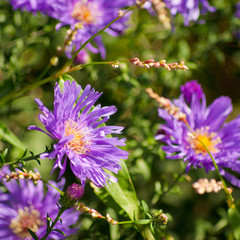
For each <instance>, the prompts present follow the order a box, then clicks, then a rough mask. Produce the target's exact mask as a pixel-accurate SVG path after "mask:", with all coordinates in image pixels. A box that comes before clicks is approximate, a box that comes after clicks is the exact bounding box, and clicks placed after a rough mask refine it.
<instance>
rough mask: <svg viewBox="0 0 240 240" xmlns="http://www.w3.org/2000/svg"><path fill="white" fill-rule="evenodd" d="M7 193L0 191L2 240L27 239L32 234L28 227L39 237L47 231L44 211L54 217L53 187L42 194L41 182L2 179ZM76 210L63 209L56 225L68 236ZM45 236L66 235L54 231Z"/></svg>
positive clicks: (54, 195)
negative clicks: (6, 180)
mask: <svg viewBox="0 0 240 240" xmlns="http://www.w3.org/2000/svg"><path fill="white" fill-rule="evenodd" d="M3 184H4V185H5V187H6V189H7V192H3V191H0V199H1V203H0V239H5V240H22V239H24V240H30V239H32V237H31V235H30V234H29V233H28V230H27V228H29V229H31V230H32V231H34V232H35V233H36V235H37V236H38V237H39V239H40V238H41V237H43V236H44V235H45V234H46V231H47V220H46V218H47V214H48V215H49V217H50V218H52V219H55V217H56V216H57V213H58V206H57V205H56V203H57V202H58V199H59V195H60V194H59V193H58V192H57V191H56V190H55V189H53V188H52V187H49V188H48V191H47V192H46V193H45V194H44V189H43V183H42V182H41V181H38V183H37V184H34V183H33V182H32V181H27V180H25V179H19V183H18V182H17V181H15V180H12V181H10V182H5V181H3ZM51 184H53V185H54V186H56V187H58V188H62V187H63V184H64V179H63V180H62V181H61V182H60V183H55V182H51ZM78 216H79V213H78V212H76V211H73V210H71V209H68V210H66V211H65V212H64V213H63V214H62V215H61V219H62V223H61V222H60V221H58V222H57V224H56V225H55V228H56V229H59V230H61V231H62V232H64V233H65V234H66V235H67V236H68V235H71V234H73V233H74V232H75V231H76V229H73V228H70V227H69V226H71V225H73V224H75V223H76V222H77V220H78ZM47 239H65V237H64V236H63V235H62V234H60V233H58V232H56V231H53V232H51V233H50V235H49V236H48V238H47Z"/></svg>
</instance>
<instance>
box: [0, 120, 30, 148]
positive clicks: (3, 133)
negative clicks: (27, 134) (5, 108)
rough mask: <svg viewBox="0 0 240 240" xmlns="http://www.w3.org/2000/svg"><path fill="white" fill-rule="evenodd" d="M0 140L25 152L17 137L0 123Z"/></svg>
mask: <svg viewBox="0 0 240 240" xmlns="http://www.w3.org/2000/svg"><path fill="white" fill-rule="evenodd" d="M0 138H2V139H4V140H5V141H7V142H9V143H10V144H12V145H13V146H15V147H16V148H18V149H20V150H22V151H25V149H26V147H25V146H24V144H23V143H22V142H21V141H20V140H19V139H18V138H17V136H16V135H15V134H14V133H12V132H11V131H10V130H9V129H8V128H7V126H6V125H5V124H4V123H3V122H2V121H0Z"/></svg>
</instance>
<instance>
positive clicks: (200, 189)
mask: <svg viewBox="0 0 240 240" xmlns="http://www.w3.org/2000/svg"><path fill="white" fill-rule="evenodd" d="M192 187H193V188H194V189H195V191H196V192H197V193H198V194H204V193H211V192H215V193H217V192H219V191H221V190H222V189H223V188H224V187H223V183H222V181H218V182H217V181H216V180H215V179H210V181H209V180H208V179H207V178H200V179H199V180H198V181H197V182H195V183H193V184H192ZM228 191H229V192H230V193H232V189H231V188H228Z"/></svg>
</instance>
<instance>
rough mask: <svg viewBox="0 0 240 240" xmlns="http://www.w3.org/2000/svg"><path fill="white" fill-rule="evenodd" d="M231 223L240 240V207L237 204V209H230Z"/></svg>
mask: <svg viewBox="0 0 240 240" xmlns="http://www.w3.org/2000/svg"><path fill="white" fill-rule="evenodd" d="M228 217H229V222H230V225H231V227H232V230H233V235H234V237H235V239H236V240H240V205H239V203H238V204H236V208H229V209H228Z"/></svg>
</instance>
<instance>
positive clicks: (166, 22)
mask: <svg viewBox="0 0 240 240" xmlns="http://www.w3.org/2000/svg"><path fill="white" fill-rule="evenodd" d="M150 2H151V3H152V6H153V8H154V10H155V12H156V13H157V16H158V19H159V21H160V22H161V23H162V24H163V26H164V27H165V28H166V29H170V28H171V24H170V22H171V19H170V17H169V12H168V11H167V7H166V4H165V3H164V2H163V1H162V0H150Z"/></svg>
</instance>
